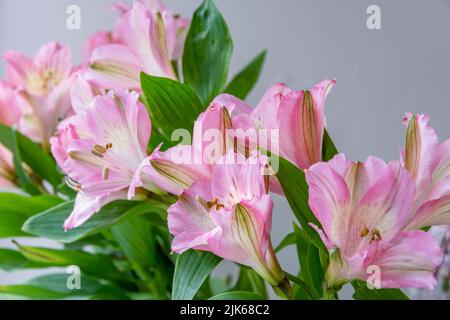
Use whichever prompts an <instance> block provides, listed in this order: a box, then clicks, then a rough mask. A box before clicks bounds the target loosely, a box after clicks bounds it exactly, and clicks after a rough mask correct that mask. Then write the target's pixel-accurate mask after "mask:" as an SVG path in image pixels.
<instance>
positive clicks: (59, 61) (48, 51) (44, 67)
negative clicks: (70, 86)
mask: <svg viewBox="0 0 450 320" xmlns="http://www.w3.org/2000/svg"><path fill="white" fill-rule="evenodd" d="M33 62H34V65H35V66H36V68H37V70H38V71H39V72H41V73H44V72H48V71H51V72H52V74H53V75H54V76H56V77H57V78H58V80H59V81H58V80H57V81H55V83H56V84H57V83H59V82H60V81H62V80H63V79H65V78H66V77H68V76H69V75H70V73H71V72H72V53H71V51H70V48H69V47H65V46H61V45H60V44H59V43H57V42H50V43H48V44H46V45H45V46H43V47H42V48H41V49H39V51H38V53H37V54H36V56H35V57H34V60H33Z"/></svg>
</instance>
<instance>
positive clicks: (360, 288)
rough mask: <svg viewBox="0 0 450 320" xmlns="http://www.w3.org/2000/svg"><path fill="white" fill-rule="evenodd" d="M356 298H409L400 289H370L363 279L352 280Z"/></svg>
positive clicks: (354, 297)
mask: <svg viewBox="0 0 450 320" xmlns="http://www.w3.org/2000/svg"><path fill="white" fill-rule="evenodd" d="M352 285H353V288H354V289H355V293H354V294H353V299H355V300H409V298H408V296H407V295H405V294H404V293H403V292H402V291H401V290H400V289H369V288H368V287H367V284H366V283H365V282H362V281H354V282H352Z"/></svg>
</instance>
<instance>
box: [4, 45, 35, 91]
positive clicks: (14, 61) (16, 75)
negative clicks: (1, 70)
mask: <svg viewBox="0 0 450 320" xmlns="http://www.w3.org/2000/svg"><path fill="white" fill-rule="evenodd" d="M3 58H4V60H5V62H6V67H7V69H6V73H7V78H8V81H9V82H10V83H11V84H12V85H14V86H16V87H19V88H24V87H26V86H27V78H28V73H29V72H35V71H36V70H35V67H34V65H33V61H31V60H30V59H29V58H28V57H26V56H25V55H23V54H21V53H19V52H17V51H7V52H6V53H5V54H4V56H3Z"/></svg>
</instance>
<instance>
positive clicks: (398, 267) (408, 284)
mask: <svg viewBox="0 0 450 320" xmlns="http://www.w3.org/2000/svg"><path fill="white" fill-rule="evenodd" d="M371 250H373V252H371V254H370V255H369V256H368V258H367V260H366V261H365V266H366V268H367V267H368V266H370V265H374V266H378V267H379V268H380V272H381V274H380V275H381V287H382V288H428V289H433V288H434V287H435V286H436V279H435V277H434V272H435V271H436V270H437V267H438V266H439V265H440V264H441V262H442V258H443V256H442V251H441V249H440V247H439V245H438V243H437V242H436V240H434V239H433V237H432V236H431V234H428V233H426V232H424V231H408V232H401V233H399V234H398V235H397V236H396V237H395V238H394V239H392V240H391V241H389V242H384V241H382V242H380V243H378V244H377V245H374V246H373V248H372V249H371Z"/></svg>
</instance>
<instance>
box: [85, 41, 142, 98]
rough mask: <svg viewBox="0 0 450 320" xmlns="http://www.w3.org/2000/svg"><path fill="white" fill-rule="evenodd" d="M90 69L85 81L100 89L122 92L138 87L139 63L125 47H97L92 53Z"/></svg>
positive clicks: (140, 69) (115, 45)
mask: <svg viewBox="0 0 450 320" xmlns="http://www.w3.org/2000/svg"><path fill="white" fill-rule="evenodd" d="M91 68H92V70H91V71H90V72H88V73H87V74H86V79H87V80H91V81H92V82H93V83H95V84H96V85H97V86H99V87H100V88H108V89H113V90H123V89H134V88H139V86H140V82H139V74H140V72H141V71H142V70H143V68H142V65H141V62H140V60H139V58H138V57H137V56H136V55H135V54H134V53H133V52H132V51H131V50H130V49H129V48H128V47H126V46H123V45H118V44H110V45H104V46H101V47H98V48H97V49H95V50H94V52H93V53H92V56H91Z"/></svg>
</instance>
